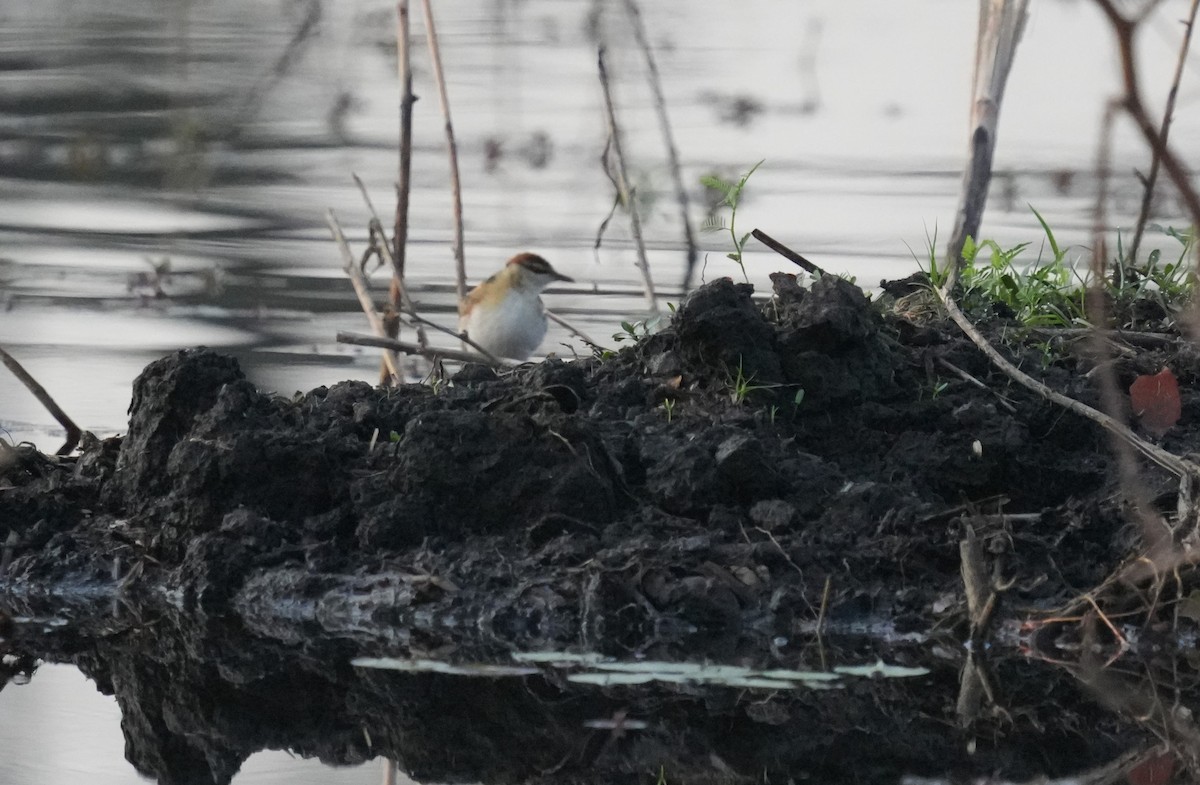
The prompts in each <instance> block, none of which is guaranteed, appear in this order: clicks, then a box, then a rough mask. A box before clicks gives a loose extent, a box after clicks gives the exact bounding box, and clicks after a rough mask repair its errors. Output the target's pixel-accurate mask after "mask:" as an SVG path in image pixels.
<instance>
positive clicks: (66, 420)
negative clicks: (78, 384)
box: [0, 349, 83, 455]
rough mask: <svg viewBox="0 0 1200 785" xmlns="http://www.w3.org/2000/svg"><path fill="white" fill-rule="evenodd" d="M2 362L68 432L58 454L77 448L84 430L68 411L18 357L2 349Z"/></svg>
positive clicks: (0, 359) (0, 351)
mask: <svg viewBox="0 0 1200 785" xmlns="http://www.w3.org/2000/svg"><path fill="white" fill-rule="evenodd" d="M0 362H3V363H4V365H5V366H7V368H8V370H10V371H12V374H13V376H15V377H17V378H18V379H20V380H21V384H23V385H25V389H27V390H29V392H31V393H33V397H34V398H37V400H38V403H40V404H41V405H42V406H44V407H46V411H48V412H50V416H51V417H53V418H54V419H55V420H57V421H58V424H59V425H61V426H62V427H63V428H64V429H65V430H66V432H67V440H66V441H65V442H63V446H62V447H59V448H58V452H57V453H56V455H66V454H67V453H69V452H71V450H74V449H75V445H77V444H79V437H80V436H82V435H83V431H81V430H80V429H79V426H78V425H76V424H75V421H74V420H72V419H71V418H70V417H69V416H67V413H66V412H64V411H63V410H62V407H60V406H59V405H58V404H57V403H55V401H54V399H53V398H51V397H50V393H48V392H46V388H45V387H43V386H42V385H40V384H38V381H37V379H34V378H33V376H31V375H30V373H29V371H27V370H25V367H24V366H22V365H21V364H20V363H19V362H17V360H16V358H15V357H13V356H12V355H11V354H9V353H8V352H6V351H5V350H4V349H0Z"/></svg>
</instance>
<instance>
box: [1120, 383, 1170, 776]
mask: <svg viewBox="0 0 1200 785" xmlns="http://www.w3.org/2000/svg"><path fill="white" fill-rule="evenodd" d="M1142 378H1143V379H1150V378H1153V377H1150V376H1143V377H1142ZM1174 773H1175V756H1174V755H1172V754H1171V753H1170V752H1164V753H1161V754H1159V755H1151V756H1150V757H1147V758H1145V759H1143V760H1142V762H1141V763H1139V764H1138V765H1136V766H1134V767H1133V768H1132V769H1130V770H1129V774H1127V775H1126V777H1127V778H1128V781H1129V785H1167V783H1168V782H1170V781H1171V776H1172V775H1173V774H1174Z"/></svg>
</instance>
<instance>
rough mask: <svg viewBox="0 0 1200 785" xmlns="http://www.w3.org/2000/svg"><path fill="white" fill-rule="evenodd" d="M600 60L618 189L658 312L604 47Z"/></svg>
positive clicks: (650, 304) (647, 291)
mask: <svg viewBox="0 0 1200 785" xmlns="http://www.w3.org/2000/svg"><path fill="white" fill-rule="evenodd" d="M597 61H598V63H599V68H600V86H601V88H603V90H604V109H605V114H606V115H607V117H608V138H609V141H610V142H611V144H612V152H613V156H614V157H615V158H616V163H617V171H616V181H617V192H618V194H619V196H620V199H621V201H622V202H624V204H625V207H626V209H627V210H629V225H630V228H631V230H632V232H633V241H634V244H635V245H636V246H637V261H636V262H635V263H634V264H635V265H636V266H637V268H638V270H639V271H641V273H642V282H643V283H644V284H645V295H646V305H647V307H648V308H649V309H650V313H658V298H657V297H656V296H655V294H654V281H653V279H651V278H650V263H649V262H647V261H646V244H645V243H644V242H643V241H642V219H641V217H640V216H639V215H638V211H637V205H636V204H635V203H634V200H633V193H632V191H630V189H629V177H628V176H627V174H626V169H625V155H624V153H623V152H622V151H621V129H620V126H618V125H617V114H616V110H615V109H614V108H613V98H612V90H611V89H610V88H609V86H608V67H607V66H606V65H605V62H604V47H600V49H599V52H598V56H597Z"/></svg>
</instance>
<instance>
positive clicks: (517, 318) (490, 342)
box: [458, 253, 575, 360]
mask: <svg viewBox="0 0 1200 785" xmlns="http://www.w3.org/2000/svg"><path fill="white" fill-rule="evenodd" d="M574 280H575V279H574V278H569V277H567V276H565V275H563V274H562V273H560V272H558V271H557V270H555V269H554V268H553V267H551V266H550V263H549V262H547V261H546V260H545V259H543V258H542V257H540V256H538V255H537V254H532V253H519V254H517V255H516V256H514V257H513V258H511V259H509V260H508V262H507V263H506V264H505V265H504V268H503V269H502V270H500V272H498V273H496V274H495V275H493V276H492V277H491V278H488V279H487V280H486V281H484V282H483V283H481V284H479V285H478V286H476V287H475V288H474V289H472V290H471V291H470V292H468V293H467V296H466V297H465V298H463V300H462V302H460V303H459V304H458V329H459V331H463V332H466V334H467V337H468V338H470V339H471V340H472V341H474V342H475V343H477V344H479V345H480V346H482V347H483V348H484V349H487V350H488V351H489V352H491V353H492V354H494V355H496V356H498V357H507V358H509V359H512V360H524V359H525V358H526V357H528V356H529V355H531V354H533V352H534V351H535V350H536V349H537V348H538V346H539V345H540V344H541V342H542V339H543V338H545V337H546V309H545V308H544V307H543V306H542V298H541V292H542V290H543V289H545V288H546V287H547V286H549V285H550V284H551V283H553V282H554V281H574Z"/></svg>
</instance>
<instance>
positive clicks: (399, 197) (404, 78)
mask: <svg viewBox="0 0 1200 785" xmlns="http://www.w3.org/2000/svg"><path fill="white" fill-rule="evenodd" d="M408 35H409V26H408V0H397V3H396V68H397V71H398V72H399V77H400V166H399V170H398V174H397V178H396V226H395V235H394V236H393V238H392V242H393V243H394V246H393V249H392V257H393V259H394V270H395V274H396V276H398V277H399V278H400V279H401V280H403V279H404V263H405V260H406V258H407V257H406V256H405V250H406V247H407V245H408V199H409V190H410V188H411V185H410V179H411V176H412V107H413V103H414V102H415V101H416V100H417V99H416V98H414V97H413V91H412V63H411V62H410V61H409V55H408Z"/></svg>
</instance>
